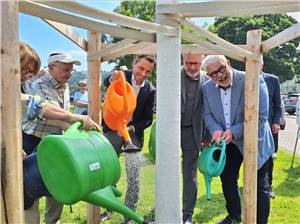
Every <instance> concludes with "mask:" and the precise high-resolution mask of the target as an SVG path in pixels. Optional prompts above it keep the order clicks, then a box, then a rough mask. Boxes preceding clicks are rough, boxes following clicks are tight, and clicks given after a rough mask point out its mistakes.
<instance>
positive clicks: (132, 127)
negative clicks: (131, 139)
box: [127, 125, 135, 134]
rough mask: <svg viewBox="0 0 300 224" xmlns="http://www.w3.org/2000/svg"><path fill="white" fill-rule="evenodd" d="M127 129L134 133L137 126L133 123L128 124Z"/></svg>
mask: <svg viewBox="0 0 300 224" xmlns="http://www.w3.org/2000/svg"><path fill="white" fill-rule="evenodd" d="M127 129H128V132H129V133H130V134H133V133H134V132H135V128H134V126H133V125H130V126H128V127H127Z"/></svg>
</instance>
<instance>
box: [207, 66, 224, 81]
mask: <svg viewBox="0 0 300 224" xmlns="http://www.w3.org/2000/svg"><path fill="white" fill-rule="evenodd" d="M225 71H226V65H221V66H220V68H218V70H216V71H213V72H211V73H207V75H208V76H209V77H211V78H212V79H215V78H217V76H218V74H219V73H222V74H223V73H224V72H225Z"/></svg>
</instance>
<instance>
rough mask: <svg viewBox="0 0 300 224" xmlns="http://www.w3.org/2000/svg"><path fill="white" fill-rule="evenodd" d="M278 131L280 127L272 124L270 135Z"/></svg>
mask: <svg viewBox="0 0 300 224" xmlns="http://www.w3.org/2000/svg"><path fill="white" fill-rule="evenodd" d="M279 130H280V125H279V124H275V123H273V124H272V133H273V134H277V133H278V132H279Z"/></svg>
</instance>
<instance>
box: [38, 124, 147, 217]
mask: <svg viewBox="0 0 300 224" xmlns="http://www.w3.org/2000/svg"><path fill="white" fill-rule="evenodd" d="M81 125H82V124H81V122H76V123H74V124H73V125H71V126H70V128H69V129H68V130H67V131H66V132H65V133H64V135H49V136H46V137H45V138H44V139H43V140H42V141H41V143H40V144H39V146H38V151H37V162H38V167H39V170H40V173H41V177H42V180H43V181H44V183H45V185H46V187H47V189H48V191H49V192H50V194H51V195H52V196H53V197H54V198H55V199H56V200H57V201H59V202H61V203H63V204H68V205H71V204H74V203H76V202H78V201H81V200H82V201H86V202H89V203H91V204H95V205H99V206H101V207H105V208H108V209H110V210H112V211H116V212H119V213H121V214H123V215H125V216H127V217H129V218H131V219H132V220H134V221H136V222H137V223H146V222H145V221H144V219H143V218H142V217H141V216H139V215H137V214H136V213H135V212H134V211H132V210H131V209H129V208H128V207H126V206H125V205H123V204H121V203H120V202H119V201H118V199H117V198H116V197H119V196H120V195H121V192H120V191H118V190H117V189H116V188H115V187H113V185H115V184H116V183H117V182H118V180H119V178H120V163H119V160H118V157H117V154H116V153H115V150H114V149H113V146H112V145H111V144H110V142H109V141H108V140H107V139H106V138H105V137H104V136H103V135H102V134H101V133H99V132H97V131H89V132H86V131H82V130H80V127H81Z"/></svg>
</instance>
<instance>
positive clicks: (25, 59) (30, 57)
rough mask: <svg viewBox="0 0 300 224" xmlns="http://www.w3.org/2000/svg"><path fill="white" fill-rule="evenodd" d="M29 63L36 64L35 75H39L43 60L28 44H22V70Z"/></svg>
mask: <svg viewBox="0 0 300 224" xmlns="http://www.w3.org/2000/svg"><path fill="white" fill-rule="evenodd" d="M29 62H35V64H36V66H35V71H34V74H35V75H36V74H38V73H39V71H40V67H41V59H40V57H39V55H38V54H37V53H36V51H35V50H34V49H33V48H31V47H30V46H29V45H28V44H26V43H24V42H20V65H21V68H22V67H23V66H25V65H26V64H28V63H29Z"/></svg>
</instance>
